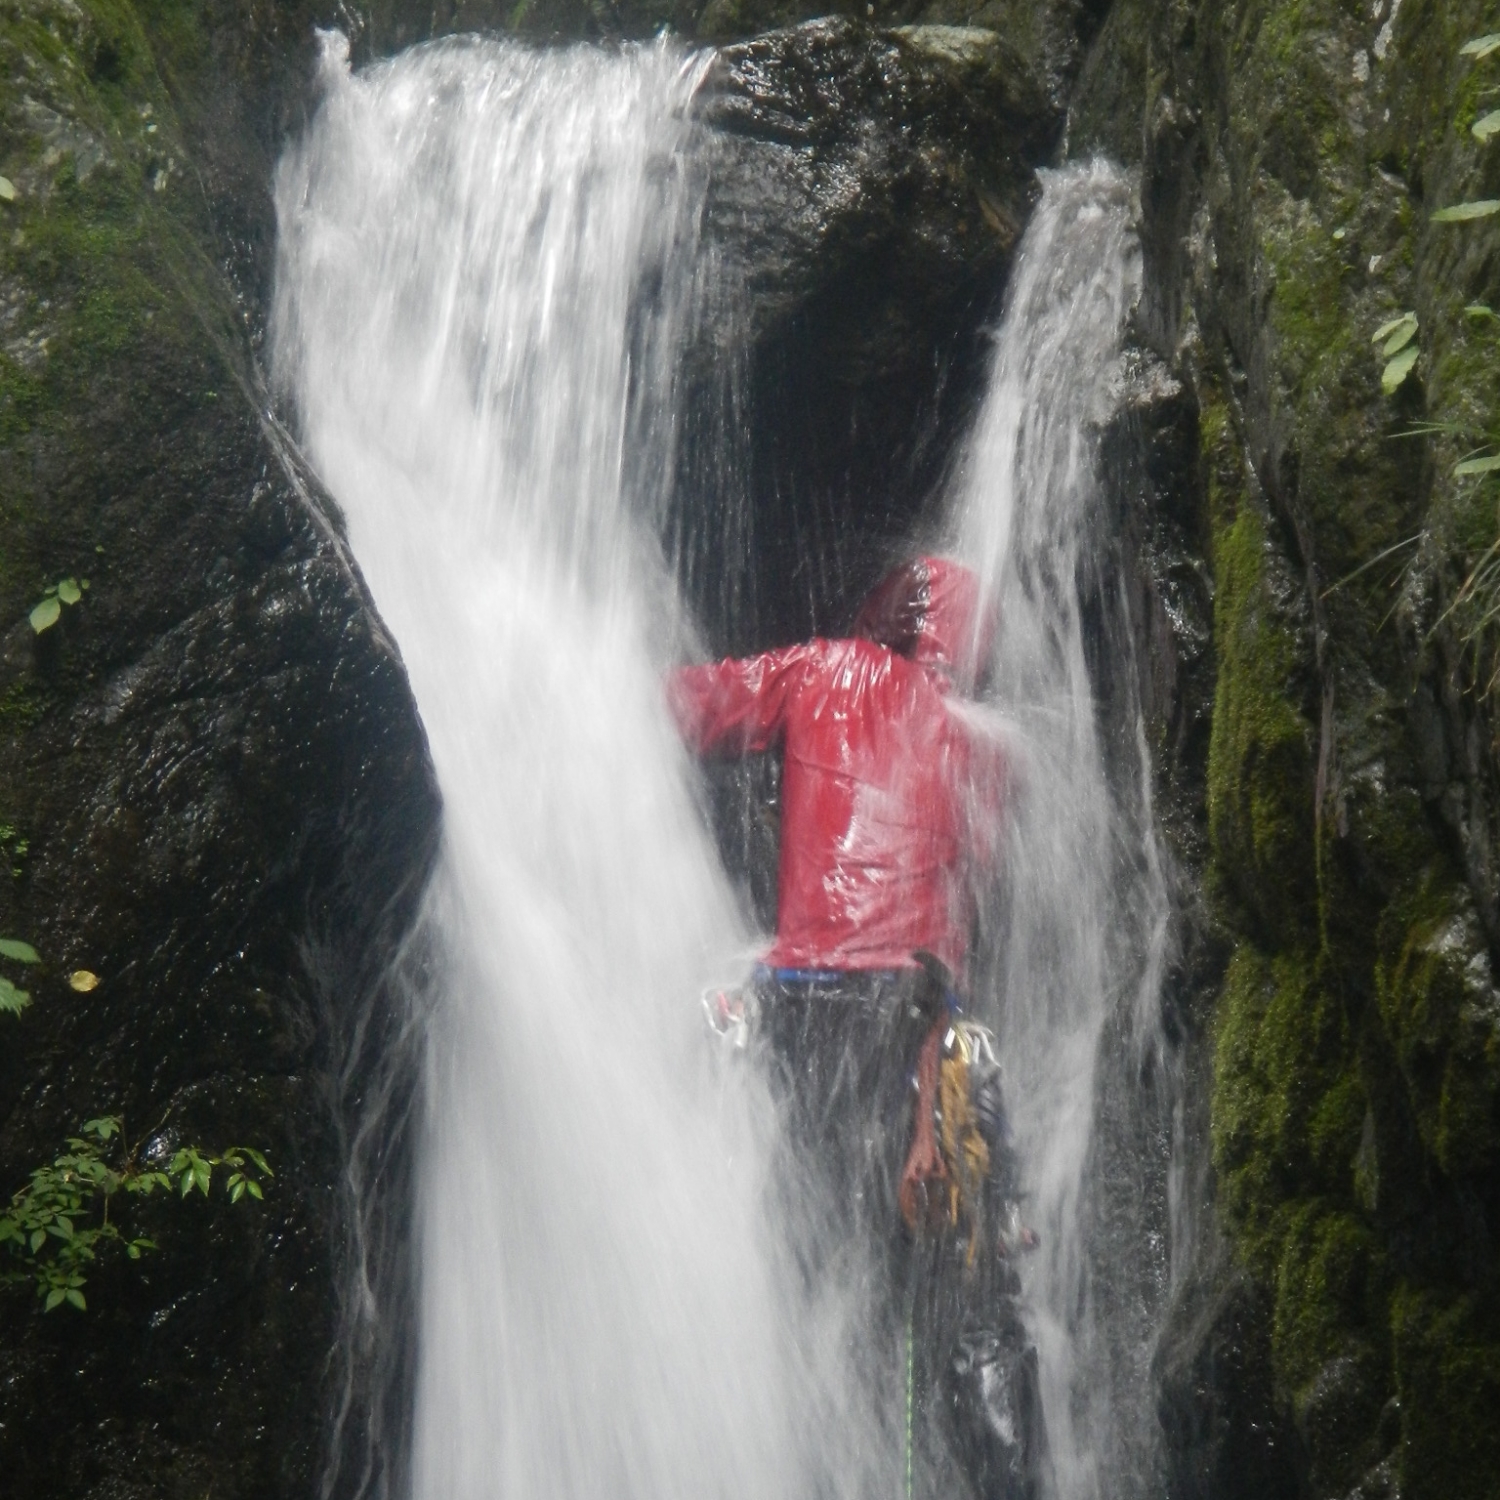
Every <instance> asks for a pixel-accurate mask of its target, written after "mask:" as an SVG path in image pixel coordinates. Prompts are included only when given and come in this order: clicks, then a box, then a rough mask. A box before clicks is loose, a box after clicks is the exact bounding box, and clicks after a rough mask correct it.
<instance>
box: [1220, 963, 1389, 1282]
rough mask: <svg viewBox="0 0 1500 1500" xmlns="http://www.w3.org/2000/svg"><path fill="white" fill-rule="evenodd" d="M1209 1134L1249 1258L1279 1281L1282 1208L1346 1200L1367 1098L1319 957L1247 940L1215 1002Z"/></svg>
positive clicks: (1224, 1194)
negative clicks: (1270, 950) (1313, 1198)
mask: <svg viewBox="0 0 1500 1500" xmlns="http://www.w3.org/2000/svg"><path fill="white" fill-rule="evenodd" d="M1217 1025H1218V1030H1217V1035H1216V1038H1215V1056H1214V1098H1213V1115H1212V1136H1213V1152H1214V1165H1215V1168H1216V1169H1217V1171H1218V1175H1219V1183H1220V1197H1221V1202H1222V1203H1223V1206H1224V1209H1225V1212H1226V1214H1227V1215H1228V1217H1229V1220H1230V1222H1231V1224H1232V1225H1233V1227H1234V1228H1235V1230H1236V1231H1237V1234H1238V1237H1239V1240H1240V1243H1241V1247H1242V1250H1243V1252H1244V1254H1245V1257H1246V1259H1247V1260H1248V1261H1249V1263H1250V1264H1251V1267H1252V1269H1254V1270H1255V1271H1256V1272H1257V1274H1258V1275H1260V1276H1261V1277H1262V1278H1263V1279H1265V1280H1267V1281H1271V1280H1273V1279H1274V1277H1275V1275H1276V1268H1277V1266H1278V1265H1280V1264H1281V1262H1282V1260H1283V1257H1284V1254H1285V1247H1286V1239H1287V1235H1288V1234H1289V1233H1290V1227H1289V1221H1288V1219H1287V1217H1286V1214H1287V1206H1288V1205H1289V1204H1290V1205H1292V1211H1293V1213H1295V1212H1296V1211H1297V1210H1296V1204H1297V1202H1298V1201H1299V1200H1300V1199H1301V1198H1302V1197H1303V1196H1305V1195H1307V1194H1309V1193H1315V1194H1319V1195H1330V1196H1333V1197H1339V1196H1342V1197H1348V1196H1349V1195H1350V1194H1351V1192H1352V1185H1353V1171H1354V1162H1355V1157H1356V1155H1357V1153H1358V1150H1359V1140H1360V1127H1361V1124H1362V1122H1363V1119H1364V1112H1365V1108H1366V1100H1365V1093H1364V1089H1363V1086H1362V1084H1361V1082H1360V1079H1359V1074H1358V1070H1357V1067H1356V1066H1355V1060H1354V1055H1353V1051H1354V1049H1353V1040H1352V1036H1351V1030H1350V1027H1349V1024H1348V1021H1347V1019H1346V1017H1345V1015H1344V1013H1343V1008H1342V1006H1341V1005H1340V1004H1339V1002H1338V1000H1337V998H1336V997H1335V996H1332V995H1330V994H1329V993H1328V991H1327V988H1326V986H1325V984H1324V983H1323V979H1322V975H1321V974H1320V966H1319V964H1318V962H1317V960H1316V959H1315V958H1311V957H1306V956H1299V955H1296V954H1290V953H1281V954H1276V955H1274V956H1270V955H1267V954H1265V953H1263V952H1261V951H1259V950H1258V949H1257V948H1255V947H1254V945H1253V944H1251V943H1248V942H1246V943H1242V944H1241V945H1240V946H1239V947H1238V948H1237V949H1236V950H1235V953H1234V955H1233V957H1232V958H1231V960H1230V964H1229V968H1228V970H1227V972H1226V975H1225V980H1224V989H1223V994H1222V997H1221V999H1220V1002H1219V1007H1218V1023H1217Z"/></svg>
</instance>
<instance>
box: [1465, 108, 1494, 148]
mask: <svg viewBox="0 0 1500 1500" xmlns="http://www.w3.org/2000/svg"><path fill="white" fill-rule="evenodd" d="M1469 128H1470V130H1472V131H1473V133H1474V139H1475V140H1476V141H1487V140H1489V138H1490V137H1491V136H1492V135H1494V133H1495V132H1496V131H1497V130H1500V109H1492V110H1491V111H1490V112H1489V114H1487V115H1482V116H1481V117H1480V118H1479V119H1477V120H1475V121H1474V123H1473V124H1472V125H1471V126H1470V127H1469Z"/></svg>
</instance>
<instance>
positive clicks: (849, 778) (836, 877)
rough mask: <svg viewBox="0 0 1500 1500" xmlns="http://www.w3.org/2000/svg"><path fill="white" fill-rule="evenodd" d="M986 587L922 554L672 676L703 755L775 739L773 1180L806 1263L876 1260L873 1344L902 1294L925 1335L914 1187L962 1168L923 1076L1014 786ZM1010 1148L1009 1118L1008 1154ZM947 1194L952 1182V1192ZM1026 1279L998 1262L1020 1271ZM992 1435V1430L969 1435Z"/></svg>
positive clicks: (1022, 1467) (980, 1418)
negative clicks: (994, 680)
mask: <svg viewBox="0 0 1500 1500" xmlns="http://www.w3.org/2000/svg"><path fill="white" fill-rule="evenodd" d="M980 606H981V600H980V587H979V581H978V579H977V578H976V577H975V576H974V574H973V573H972V572H971V571H970V570H969V569H967V568H965V567H964V566H962V565H961V564H959V563H956V562H953V561H950V560H948V559H944V558H938V557H919V558H916V559H914V560H912V561H910V562H908V563H905V564H903V565H902V566H901V567H898V568H897V569H895V570H894V571H893V572H892V573H891V574H889V575H888V576H887V577H886V578H885V580H884V581H883V582H882V583H881V584H880V585H879V586H878V587H877V588H876V589H875V591H874V592H873V593H872V594H871V595H870V597H869V598H868V600H867V601H866V602H865V604H864V606H863V607H862V608H861V610H860V611H859V614H858V616H857V617H856V619H855V621H854V625H853V628H852V630H851V632H850V635H849V636H848V637H847V638H844V639H832V640H828V639H816V640H812V641H808V642H806V643H804V644H801V645H796V646H789V647H785V648H782V649H779V650H773V651H767V652H764V653H762V654H761V655H758V656H753V657H749V658H745V659H738V660H725V661H719V662H713V663H708V664H704V665H698V666H688V667H682V668H679V669H678V670H677V671H676V672H674V673H673V674H672V676H671V678H670V680H669V682H668V686H667V698H668V703H669V706H670V708H671V711H672V713H673V716H674V718H675V719H676V722H677V725H678V728H679V730H680V731H681V733H682V736H683V739H684V740H685V742H686V743H687V745H688V746H689V748H690V749H692V750H693V751H695V752H696V753H698V754H699V755H703V756H717V755H740V754H745V753H752V752H758V751H764V750H769V749H773V748H778V747H779V748H780V750H781V753H782V779H781V848H780V858H779V867H778V872H777V896H778V904H777V921H776V935H775V939H774V941H773V942H772V944H771V947H770V949H769V951H768V952H767V953H766V954H765V955H764V957H763V959H762V962H761V965H760V966H759V968H758V970H757V976H756V981H755V984H754V987H753V1008H754V1013H755V1018H756V1021H755V1029H756V1032H757V1050H758V1051H759V1053H760V1054H761V1056H762V1057H763V1058H764V1059H765V1061H766V1063H767V1064H768V1066H769V1069H770V1072H771V1075H772V1081H773V1086H774V1087H776V1089H777V1091H778V1093H779V1095H780V1098H781V1102H782V1107H783V1109H784V1110H785V1112H786V1116H787V1123H788V1130H787V1136H788V1139H789V1140H790V1141H792V1142H794V1143H795V1146H794V1148H793V1149H792V1150H791V1151H790V1152H789V1160H788V1161H787V1162H785V1163H783V1164H782V1169H781V1173H780V1174H779V1178H780V1180H779V1185H780V1188H781V1190H782V1192H783V1194H784V1197H785V1206H786V1208H787V1217H788V1220H789V1222H791V1223H793V1224H794V1225H800V1226H801V1227H802V1228H803V1230H804V1232H805V1233H804V1240H803V1243H802V1244H801V1245H800V1246H799V1255H800V1258H801V1260H802V1262H803V1265H804V1270H805V1271H806V1272H807V1274H808V1275H809V1276H810V1277H812V1278H816V1277H818V1276H819V1275H822V1276H833V1277H842V1276H844V1275H845V1274H846V1272H847V1268H848V1267H849V1266H850V1265H851V1264H856V1263H858V1262H859V1259H860V1255H861V1254H864V1255H865V1256H866V1257H868V1258H871V1259H873V1261H874V1263H875V1264H874V1278H873V1279H874V1282H875V1283H876V1284H875V1285H872V1286H871V1288H870V1295H869V1298H868V1301H869V1304H870V1306H871V1309H872V1314H873V1316H872V1319H871V1322H872V1327H871V1330H870V1341H871V1351H872V1352H873V1351H874V1349H875V1348H876V1346H878V1345H879V1344H880V1342H881V1341H882V1340H886V1341H887V1342H888V1338H889V1335H890V1333H891V1327H890V1326H889V1325H890V1324H891V1323H892V1322H893V1321H894V1319H895V1317H896V1313H895V1309H896V1307H897V1306H898V1304H901V1303H903V1302H904V1304H905V1306H906V1308H907V1312H906V1313H905V1319H906V1323H907V1329H908V1333H907V1337H908V1340H910V1326H911V1307H912V1305H913V1304H914V1302H915V1301H916V1299H917V1296H918V1294H917V1292H916V1291H915V1290H913V1288H914V1287H916V1285H917V1283H918V1282H919V1281H921V1282H922V1285H923V1288H924V1290H923V1292H922V1295H923V1296H924V1297H927V1298H928V1300H931V1296H930V1293H931V1287H930V1285H929V1283H932V1282H933V1275H932V1269H933V1266H934V1265H935V1262H934V1261H933V1254H934V1253H937V1252H929V1251H928V1250H926V1249H924V1248H923V1236H922V1231H923V1229H924V1228H925V1227H926V1226H925V1224H924V1223H923V1222H921V1221H923V1220H925V1219H926V1218H928V1217H929V1215H928V1213H927V1211H926V1209H925V1208H924V1209H922V1210H921V1211H918V1210H917V1209H914V1207H913V1204H914V1203H915V1201H916V1199H917V1197H918V1196H920V1197H921V1198H922V1200H923V1202H924V1204H925V1202H926V1195H927V1191H928V1189H929V1187H930V1188H931V1189H932V1190H933V1192H932V1202H933V1204H934V1205H935V1204H936V1203H937V1202H938V1200H939V1193H938V1191H937V1190H938V1188H939V1186H940V1183H939V1179H945V1178H946V1176H947V1173H946V1169H945V1167H944V1165H943V1161H942V1158H941V1155H940V1153H939V1151H938V1148H937V1138H936V1137H935V1136H934V1135H933V1134H932V1131H931V1128H930V1125H931V1120H932V1118H933V1110H934V1108H935V1103H934V1100H935V1096H934V1093H933V1089H934V1087H935V1086H936V1079H937V1072H938V1069H937V1063H936V1062H935V1061H934V1062H933V1063H932V1066H931V1067H930V1068H929V1069H927V1070H926V1071H927V1072H928V1073H930V1074H931V1077H930V1079H929V1081H928V1086H927V1087H926V1088H925V1090H924V1087H923V1073H924V1070H923V1067H922V1066H921V1064H920V1062H919V1054H922V1055H925V1054H926V1053H927V1052H930V1051H931V1050H932V1047H933V1046H935V1045H937V1041H938V1039H940V1038H941V1037H943V1036H944V1034H945V1033H947V1032H948V1031H949V1029H950V1028H949V1026H948V1018H949V1016H950V1014H952V1013H954V1012H955V1011H956V1007H957V996H956V994H955V993H954V992H955V991H956V989H957V988H958V987H959V986H960V984H961V979H962V975H963V974H964V972H965V966H966V959H967V951H968V946H969V939H970V932H971V928H972V926H973V919H974V910H975V891H976V887H977V882H978V880H979V879H981V878H982V877H983V874H984V872H985V871H986V869H987V868H988V867H989V866H990V865H991V864H992V863H993V860H994V857H995V855H996V852H997V851H996V847H995V830H996V829H997V827H998V825H999V821H1000V814H1001V811H1002V808H1003V804H1004V800H1005V797H1006V793H1007V784H1008V763H1007V757H1006V755H1005V752H1004V748H1003V745H1002V742H1001V739H1000V737H999V735H998V733H997V732H996V731H995V729H994V727H993V725H992V724H990V723H988V722H987V721H986V716H985V714H984V713H983V711H982V710H980V709H979V708H978V707H977V705H975V704H973V703H972V702H970V701H968V699H967V698H966V694H967V692H968V691H969V690H970V689H971V688H972V686H973V684H974V680H975V678H976V676H977V672H978V668H979V666H980V664H981V663H982V662H983V661H984V659H985V657H986V656H987V654H988V646H989V637H990V635H991V634H992V632H991V630H989V629H988V628H987V625H986V621H985V619H984V618H983V615H982V611H981V607H980ZM914 1082H915V1083H916V1085H917V1088H916V1092H915V1099H914V1098H913V1083H914ZM924 1111H925V1113H924ZM1002 1117H1003V1115H1002ZM994 1119H995V1117H994V1116H993V1114H992V1116H991V1119H990V1122H989V1123H994ZM976 1139H977V1137H976ZM1008 1153H1009V1148H1008V1143H1004V1144H1002V1143H1001V1142H1000V1141H999V1140H998V1139H997V1140H996V1142H995V1149H994V1153H993V1166H994V1167H995V1168H996V1170H997V1171H998V1170H999V1169H1000V1168H1001V1167H1002V1166H1004V1167H1006V1168H1009V1166H1010V1163H1011V1160H1012V1159H1011V1158H1010V1156H1009V1154H1008ZM990 1159H991V1158H990V1157H989V1155H988V1153H987V1154H986V1160H987V1161H989V1160H990ZM950 1196H951V1194H950V1191H949V1190H948V1189H947V1188H946V1187H945V1189H944V1191H943V1192H942V1194H941V1198H942V1201H943V1202H948V1201H949V1198H950ZM810 1205H825V1206H829V1209H828V1211H827V1212H826V1213H824V1214H822V1215H820V1214H819V1213H818V1212H816V1211H815V1210H810V1209H809V1206H810ZM809 1221H811V1222H809ZM903 1222H904V1223H905V1224H906V1225H907V1226H908V1229H909V1230H910V1231H911V1232H909V1233H907V1234H905V1235H903V1234H901V1233H899V1230H900V1227H901V1225H902V1224H903ZM934 1243H936V1242H935V1241H934ZM986 1251H987V1254H986V1257H985V1263H986V1265H988V1264H989V1263H990V1262H992V1261H993V1260H994V1259H995V1258H996V1256H997V1255H999V1256H1003V1254H1004V1245H1003V1244H1002V1235H1001V1233H999V1232H996V1233H995V1234H993V1235H992V1236H990V1239H989V1241H988V1242H987V1244H986ZM919 1263H920V1264H921V1265H924V1266H926V1267H927V1271H926V1272H925V1273H921V1274H919V1272H918V1270H917V1269H916V1268H917V1267H918V1265H919ZM1005 1276H1008V1277H1009V1278H1010V1279H1009V1280H1005V1279H1004V1278H1005ZM924 1277H925V1279H924ZM1013 1280H1014V1273H1013V1272H1009V1271H1008V1272H1005V1273H1003V1275H1002V1283H1001V1284H1002V1285H1003V1286H1004V1289H1005V1290H1006V1291H1007V1292H1011V1293H1013V1291H1014V1286H1013ZM991 1283H993V1278H991ZM902 1288H904V1290H898V1289H902ZM950 1300H951V1299H950ZM882 1319H883V1323H882ZM1015 1326H1016V1327H1017V1328H1019V1322H1018V1320H1017V1321H1016V1324H1015ZM1008 1336H1009V1335H1008ZM955 1340H956V1342H957V1344H958V1345H960V1346H962V1345H963V1336H962V1335H961V1334H960V1333H958V1332H956V1331H955V1332H954V1334H953V1338H951V1339H948V1340H947V1342H949V1343H953V1342H954V1341H955ZM971 1342H972V1341H971ZM1010 1343H1011V1344H1014V1343H1015V1339H1014V1337H1010ZM1022 1352H1023V1353H1024V1352H1025V1351H1022ZM960 1353H961V1349H960ZM1030 1358H1031V1361H1032V1368H1033V1371H1034V1363H1035V1355H1034V1353H1031V1355H1030ZM864 1363H868V1364H872V1365H877V1366H878V1364H879V1359H878V1357H876V1358H873V1359H871V1360H869V1361H865V1362H864ZM990 1364H991V1365H993V1364H994V1361H993V1360H991V1361H990ZM970 1365H971V1366H972V1375H971V1376H970V1377H969V1378H970V1383H971V1384H973V1383H974V1382H978V1381H982V1380H990V1382H991V1384H993V1383H994V1382H993V1373H994V1372H993V1369H991V1368H988V1367H981V1364H979V1363H976V1362H975V1361H974V1359H972V1358H971V1359H970ZM908 1367H909V1362H908ZM1013 1384H1014V1382H1013ZM976 1389H977V1387H976ZM908 1394H909V1393H908ZM949 1404H950V1405H951V1406H952V1407H953V1408H954V1409H955V1410H958V1411H961V1412H964V1411H967V1412H968V1413H969V1416H968V1419H967V1420H969V1421H970V1425H975V1424H977V1427H976V1431H977V1430H978V1427H982V1426H983V1425H984V1424H985V1423H986V1422H988V1423H989V1425H990V1426H991V1427H995V1426H997V1424H998V1426H999V1427H1005V1426H1006V1419H1005V1417H1004V1416H1003V1415H997V1414H996V1413H994V1412H993V1411H990V1412H989V1413H988V1415H986V1412H985V1409H984V1401H983V1398H982V1397H981V1396H979V1395H974V1396H973V1398H972V1399H968V1400H967V1401H966V1398H965V1397H964V1395H963V1393H962V1392H955V1393H954V1394H953V1396H952V1398H951V1399H950V1401H949ZM907 1407H908V1410H910V1407H911V1403H910V1401H909V1400H908V1402H907ZM1016 1425H1017V1424H1016V1422H1014V1421H1011V1422H1010V1424H1009V1428H1010V1429H1011V1430H1013V1429H1015V1427H1016ZM1021 1425H1023V1426H1024V1425H1025V1423H1024V1422H1023V1423H1022V1424H1021ZM1033 1425H1035V1424H1034V1423H1033ZM984 1444H985V1439H984V1438H983V1434H982V1433H981V1434H980V1435H979V1437H977V1438H976V1439H975V1440H974V1441H965V1440H964V1439H963V1435H960V1438H959V1441H958V1444H957V1446H958V1447H959V1448H960V1449H962V1450H963V1451H965V1452H980V1451H981V1450H984ZM989 1446H990V1448H993V1447H994V1444H993V1443H992V1442H991V1443H990V1445H989ZM1014 1447H1015V1445H1014V1444H1012V1448H1014ZM985 1451H987V1450H985ZM1032 1459H1033V1455H1031V1454H1020V1455H1019V1456H1017V1454H1016V1453H1015V1452H1012V1451H1011V1450H1007V1457H1006V1462H1007V1464H1008V1465H1009V1468H1008V1469H1007V1471H1006V1472H1007V1475H1009V1477H1006V1476H1005V1475H1002V1476H1001V1477H998V1478H996V1477H994V1475H995V1474H998V1473H999V1468H998V1467H997V1464H996V1463H995V1462H991V1461H990V1460H989V1459H986V1458H984V1457H983V1453H982V1452H981V1458H980V1460H979V1461H978V1467H979V1468H980V1469H982V1470H983V1471H984V1472H983V1473H982V1474H980V1475H975V1474H974V1473H973V1469H974V1465H973V1464H969V1465H967V1466H968V1467H969V1468H970V1470H971V1479H972V1480H973V1482H974V1483H975V1484H976V1486H977V1488H978V1489H979V1493H980V1494H981V1496H982V1497H983V1500H1016V1497H1019V1496H1022V1495H1029V1494H1031V1493H1032V1492H1033V1490H1034V1487H1035V1485H1034V1463H1033V1462H1032ZM1002 1467H1003V1466H1002ZM1015 1474H1022V1475H1023V1477H1025V1480H1026V1482H1025V1483H1021V1482H1020V1481H1016V1480H1015V1479H1014V1475H1015Z"/></svg>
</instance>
